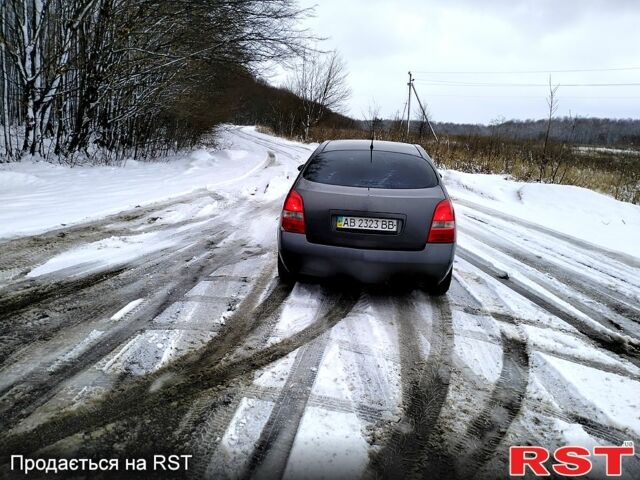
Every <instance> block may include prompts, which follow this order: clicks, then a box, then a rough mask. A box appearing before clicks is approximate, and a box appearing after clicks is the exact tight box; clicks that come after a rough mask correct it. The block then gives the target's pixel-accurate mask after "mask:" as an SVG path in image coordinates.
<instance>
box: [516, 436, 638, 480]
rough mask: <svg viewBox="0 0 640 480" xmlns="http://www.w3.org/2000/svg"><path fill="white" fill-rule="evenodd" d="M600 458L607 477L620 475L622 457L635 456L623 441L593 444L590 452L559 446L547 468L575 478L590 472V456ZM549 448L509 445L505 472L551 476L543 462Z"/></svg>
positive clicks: (547, 457) (585, 449)
mask: <svg viewBox="0 0 640 480" xmlns="http://www.w3.org/2000/svg"><path fill="white" fill-rule="evenodd" d="M592 455H593V456H599V457H604V462H605V472H606V474H607V476H610V477H619V476H621V475H622V458H623V457H631V456H633V455H635V448H634V445H633V442H624V443H623V444H622V446H619V447H617V446H606V447H605V446H599V447H594V448H593V452H590V451H589V449H588V448H585V447H579V446H566V447H560V448H558V449H557V450H556V451H555V452H553V458H554V460H555V463H553V464H552V465H551V468H552V469H553V471H554V472H555V473H556V474H557V475H562V476H565V477H579V476H581V475H586V474H588V473H589V472H590V471H591V468H592V466H593V465H592V462H591V458H590V457H591V456H592ZM550 456H551V455H550V453H549V450H547V449H546V448H544V447H534V446H532V447H510V448H509V475H511V476H512V477H523V476H524V475H525V474H526V473H527V471H529V472H530V473H533V474H534V475H536V476H538V477H548V476H549V475H551V473H550V472H549V470H548V469H547V467H545V465H544V463H545V462H546V461H547V460H549V458H550Z"/></svg>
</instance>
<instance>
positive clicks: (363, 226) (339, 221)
mask: <svg viewBox="0 0 640 480" xmlns="http://www.w3.org/2000/svg"><path fill="white" fill-rule="evenodd" d="M336 228H338V229H340V230H373V231H376V232H397V231H398V220H394V219H391V218H370V217H343V216H338V217H336Z"/></svg>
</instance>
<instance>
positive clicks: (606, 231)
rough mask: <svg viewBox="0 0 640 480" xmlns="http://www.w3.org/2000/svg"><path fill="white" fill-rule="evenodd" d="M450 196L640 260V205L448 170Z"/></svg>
mask: <svg viewBox="0 0 640 480" xmlns="http://www.w3.org/2000/svg"><path fill="white" fill-rule="evenodd" d="M442 175H443V177H444V181H445V184H446V186H447V189H448V190H449V194H450V195H451V196H452V197H453V199H454V202H455V200H456V199H461V200H466V201H469V202H473V203H476V204H479V205H483V206H486V207H489V208H492V209H494V210H498V211H500V212H502V213H506V214H508V215H512V216H514V217H518V218H522V219H523V220H527V221H529V222H532V223H537V224H538V225H541V226H543V227H546V228H550V229H552V230H556V231H558V232H561V233H564V234H566V235H571V236H573V237H576V238H579V239H581V240H584V241H587V242H590V243H593V244H595V245H600V246H602V247H604V248H607V249H610V250H618V251H620V252H624V253H626V254H629V255H633V256H634V257H638V258H640V206H638V205H633V204H631V203H627V202H620V201H618V200H615V199H614V198H612V197H610V196H608V195H603V194H601V193H598V192H594V191H593V190H588V189H586V188H580V187H574V186H572V185H550V184H545V183H524V182H516V181H514V180H509V179H506V178H505V177H504V176H503V175H485V174H471V173H463V172H457V171H454V170H443V171H442Z"/></svg>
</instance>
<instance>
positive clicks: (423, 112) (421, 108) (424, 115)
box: [411, 83, 438, 142]
mask: <svg viewBox="0 0 640 480" xmlns="http://www.w3.org/2000/svg"><path fill="white" fill-rule="evenodd" d="M411 86H412V87H413V93H415V94H416V100H418V105H420V110H422V118H424V119H425V120H426V122H427V125H429V129H430V130H431V134H432V135H433V138H435V139H436V142H437V141H438V136H437V135H436V132H434V131H433V127H432V126H431V122H430V121H429V117H428V116H427V112H426V110H425V109H424V107H423V106H422V102H421V101H420V97H419V96H418V92H417V90H416V87H415V86H414V85H413V83H412V84H411Z"/></svg>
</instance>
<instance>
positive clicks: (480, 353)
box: [0, 129, 640, 479]
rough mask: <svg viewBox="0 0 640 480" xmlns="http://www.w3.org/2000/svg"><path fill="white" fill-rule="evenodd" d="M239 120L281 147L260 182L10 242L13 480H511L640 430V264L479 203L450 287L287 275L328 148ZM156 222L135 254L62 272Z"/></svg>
mask: <svg viewBox="0 0 640 480" xmlns="http://www.w3.org/2000/svg"><path fill="white" fill-rule="evenodd" d="M230 135H231V138H232V140H233V145H232V147H233V148H240V149H245V150H246V149H253V151H255V152H256V155H264V156H265V162H264V166H263V168H262V169H260V171H256V172H253V173H252V175H250V176H248V177H247V178H243V179H242V185H241V188H240V187H239V186H238V185H236V184H233V183H230V184H229V186H228V187H226V189H225V188H221V189H219V190H217V191H215V192H211V191H199V192H194V193H192V194H189V195H187V196H184V197H180V198H176V199H173V200H170V201H166V202H163V203H159V204H155V205H151V206H145V207H140V208H136V209H134V210H131V211H128V212H123V213H120V214H118V215H114V216H112V217H108V218H105V219H102V220H99V221H94V222H90V223H86V224H79V225H74V226H73V227H68V228H67V227H66V226H65V227H62V228H61V229H59V230H56V231H51V232H47V233H45V234H42V235H38V236H34V237H22V238H18V239H13V240H6V241H3V242H2V243H1V244H0V252H1V253H0V361H1V366H0V395H1V396H0V427H1V430H0V431H1V432H2V433H1V438H0V452H1V457H0V464H1V467H0V472H2V475H3V476H6V477H7V478H14V477H15V478H18V477H20V478H25V475H24V473H22V472H20V471H16V470H11V467H10V462H9V459H10V456H11V455H18V454H21V455H24V456H25V457H29V458H39V457H42V458H95V459H99V458H118V459H122V461H123V462H124V459H127V458H129V459H130V458H150V457H152V456H153V455H157V454H167V455H168V454H174V455H191V456H192V457H191V460H190V464H189V468H188V469H181V470H179V471H176V472H173V473H171V475H169V472H166V473H163V476H166V475H168V476H175V477H180V478H183V477H189V478H216V479H217V478H291V479H297V478H330V479H333V478H356V477H364V478H438V477H443V478H444V477H446V478H471V477H475V478H480V479H484V478H487V479H489V478H506V477H508V455H509V446H511V445H542V446H545V447H546V448H548V449H550V450H553V449H555V448H557V447H559V446H562V445H567V444H581V445H588V446H593V445H611V444H621V443H622V442H623V441H636V442H637V441H638V439H640V433H639V431H638V424H639V423H640V419H638V418H636V417H637V415H638V414H637V412H638V410H640V404H638V398H640V368H639V363H640V340H639V339H640V323H639V322H640V264H639V263H638V261H637V260H636V259H633V258H628V257H625V256H624V255H621V254H617V253H615V252H610V251H607V250H603V249H599V248H596V247H594V246H592V245H589V244H585V243H584V242H581V241H578V240H575V239H572V238H570V237H567V236H566V235H561V234H558V233H557V232H553V231H549V230H546V229H542V228H540V227H537V226H536V225H531V224H527V223H526V222H523V221H520V220H518V219H515V218H511V217H508V216H506V215H502V214H498V213H497V212H493V211H490V210H488V209H486V208H483V207H480V206H476V205H473V204H470V203H469V202H460V203H456V208H457V215H458V217H459V227H460V231H459V255H458V256H457V259H456V263H455V270H454V280H453V283H452V288H451V290H450V292H449V294H448V295H447V296H445V297H441V298H435V297H430V296H429V295H427V294H426V293H424V292H422V291H421V290H420V289H418V288H415V287H413V286H411V285H386V286H377V287H367V286H361V285H356V284H345V283H339V284H338V283H335V282H298V283H297V284H296V285H294V286H286V285H284V284H282V283H280V282H279V280H278V277H277V273H276V268H275V266H276V253H275V249H276V247H275V228H276V225H277V218H278V215H279V210H280V207H281V202H282V194H284V193H285V191H286V190H282V189H283V188H286V184H287V182H291V181H292V180H293V176H294V175H295V174H296V171H295V167H296V166H297V164H299V163H300V162H301V161H302V160H304V159H306V156H308V154H309V153H310V150H309V149H308V148H306V147H303V146H293V145H291V144H287V143H283V142H279V141H278V140H276V139H272V138H271V137H267V136H264V135H258V134H255V133H252V132H250V131H247V130H242V129H236V130H234V131H233V132H231V133H230ZM274 179H275V180H274ZM283 186H284V187H283ZM176 212H187V213H185V214H184V215H175V213H176ZM147 234H152V235H157V237H153V238H154V239H155V238H157V239H158V240H157V242H156V241H155V240H154V245H153V248H145V249H144V252H143V253H141V254H139V255H135V256H134V257H133V258H125V259H120V260H118V261H111V260H112V259H111V260H110V259H109V258H106V259H105V258H101V257H99V256H98V257H91V259H90V260H88V261H82V262H70V263H63V266H62V267H61V268H44V267H43V266H45V267H46V266H51V265H55V262H56V261H57V260H56V259H59V258H61V256H64V255H66V252H70V251H71V252H74V251H76V252H77V251H82V249H83V248H86V246H87V245H91V246H92V248H93V246H97V247H96V251H99V250H100V248H99V247H100V246H101V245H106V243H105V242H107V241H110V239H113V238H117V239H119V241H122V242H123V243H125V244H128V243H135V242H136V241H139V239H140V238H148V237H140V236H141V235H147ZM101 242H102V243H101ZM145 245H146V244H145ZM107 251H108V249H107ZM37 269H40V270H37ZM39 271H44V272H45V273H42V274H34V272H36V273H38V272H39ZM594 384H595V387H594ZM594 390H599V391H600V392H599V393H595V392H594ZM603 397H604V398H603ZM633 402H635V415H636V417H634V416H633V414H632V415H630V414H629V412H630V411H633V405H634V404H633ZM623 465H624V476H623V477H625V478H639V477H640V461H639V459H638V457H637V456H636V457H633V458H626V459H625V460H624V464H623ZM603 468H604V466H603V464H601V463H597V464H596V465H595V466H594V470H593V475H594V478H599V477H600V476H601V473H602V472H603ZM67 473H74V472H67ZM91 473H92V474H94V475H98V476H104V477H112V476H122V475H123V474H126V475H127V476H132V477H144V476H145V475H146V476H151V477H154V478H157V472H156V473H154V472H150V471H147V472H124V473H123V472H115V473H114V472H91ZM74 474H75V475H77V472H75V473H74ZM31 476H34V477H38V476H46V475H45V473H44V472H36V471H34V472H31V474H30V477H31ZM81 476H82V475H81ZM30 477H29V478H30Z"/></svg>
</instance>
